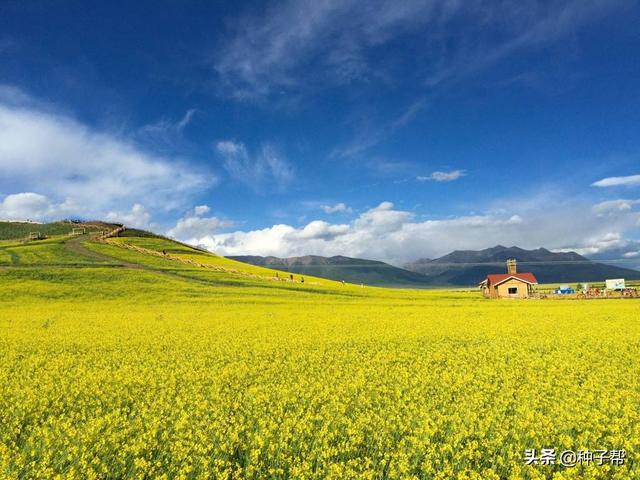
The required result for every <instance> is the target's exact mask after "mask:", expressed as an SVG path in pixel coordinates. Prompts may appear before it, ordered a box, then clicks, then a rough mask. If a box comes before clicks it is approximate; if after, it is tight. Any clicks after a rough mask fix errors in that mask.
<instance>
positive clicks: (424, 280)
mask: <svg viewBox="0 0 640 480" xmlns="http://www.w3.org/2000/svg"><path fill="white" fill-rule="evenodd" d="M229 258H232V259H234V260H238V261H241V262H245V263H250V264H252V265H259V266H264V267H269V268H275V269H278V270H283V271H287V272H292V273H297V274H301V275H314V276H318V277H324V278H330V279H334V280H344V281H345V282H350V283H364V284H366V285H376V286H385V287H407V288H428V287H435V286H470V285H477V284H478V283H479V282H480V281H482V280H483V279H484V278H485V277H486V276H487V274H489V273H503V272H506V265H505V262H506V261H507V259H509V258H515V259H516V260H517V261H518V271H521V272H524V271H527V272H533V273H534V274H535V276H536V277H537V278H538V281H539V282H540V283H573V282H593V281H603V280H605V279H607V278H626V279H629V280H637V279H640V271H638V270H631V269H628V268H621V267H616V266H612V265H606V264H603V263H596V262H592V261H591V260H589V259H587V258H585V257H583V256H581V255H578V254H577V253H575V252H565V253H555V252H551V251H549V250H547V249H545V248H539V249H537V250H524V249H522V248H518V247H504V246H502V245H498V246H496V247H493V248H487V249H486V250H456V251H454V252H451V253H449V254H448V255H445V256H443V257H440V258H436V259H420V260H416V261H415V262H411V263H408V264H407V265H405V266H404V267H405V268H399V267H394V266H392V265H389V264H387V263H384V262H379V261H375V260H365V259H361V258H350V257H344V256H335V257H321V256H317V255H307V256H304V257H290V258H278V257H260V256H233V257H229Z"/></svg>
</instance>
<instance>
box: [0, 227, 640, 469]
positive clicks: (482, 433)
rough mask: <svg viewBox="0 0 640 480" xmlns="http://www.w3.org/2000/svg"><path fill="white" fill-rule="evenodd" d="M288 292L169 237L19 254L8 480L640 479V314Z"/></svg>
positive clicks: (365, 292) (74, 243) (461, 295)
mask: <svg viewBox="0 0 640 480" xmlns="http://www.w3.org/2000/svg"><path fill="white" fill-rule="evenodd" d="M122 244H127V245H133V246H136V247H139V248H144V249H147V250H148V251H150V253H146V254H145V253H140V252H139V251H136V250H132V249H127V248H123V246H122ZM163 250H164V251H165V253H166V255H164V254H163V253H162V252H163ZM152 252H156V254H153V253H152ZM187 261H191V262H195V263H194V264H190V263H186V262H187ZM198 265H202V266H198ZM287 278H288V273H286V274H285V273H279V274H278V275H277V276H276V272H275V271H273V270H269V269H265V268H260V267H254V266H250V265H245V264H240V263H238V262H233V261H231V260H229V259H225V258H223V257H218V256H215V255H209V254H205V253H203V252H201V251H199V250H194V249H190V248H189V247H186V246H184V245H181V244H177V243H172V242H170V241H168V240H164V239H158V238H150V237H144V238H143V237H122V238H117V239H110V240H109V243H96V242H94V241H92V240H90V239H89V238H88V237H77V238H71V237H65V236H60V237H56V238H52V239H50V240H47V241H44V242H31V243H27V244H20V243H10V242H4V243H0V355H1V357H2V361H1V363H0V478H7V479H14V478H16V479H31V478H43V479H48V478H61V479H62V478H64V479H67V478H71V479H74V478H75V479H91V478H140V479H143V478H166V479H169V478H203V479H205V478H221V479H233V478H237V479H244V478H251V479H263V478H270V479H285V478H299V479H307V478H309V479H310V478H314V479H316V478H317V479H324V478H334V479H350V478H363V479H409V478H411V479H443V480H444V479H452V478H455V479H478V480H480V479H482V480H484V479H503V478H504V479H507V478H511V479H519V478H525V479H527V478H531V479H534V478H549V479H550V478H554V479H568V478H573V479H585V478H586V479H589V478H598V479H620V480H622V479H630V478H631V479H634V478H640V461H639V460H638V455H639V454H640V375H638V373H640V324H639V323H638V318H640V316H639V315H638V314H639V312H640V302H639V301H637V300H602V301H567V302H557V301H556V302H554V301H543V300H530V301H510V300H506V301H491V300H485V299H483V298H482V297H481V296H480V293H479V292H461V291H445V290H437V291H412V290H390V289H389V290H387V289H378V288H368V287H365V288H362V287H360V286H352V285H342V284H341V283H338V282H333V281H328V280H322V279H317V278H312V277H308V278H307V277H305V283H304V284H303V283H301V281H300V280H301V279H300V277H299V276H297V275H296V276H295V281H293V282H291V281H285V279H287ZM531 448H535V449H538V450H539V449H541V448H555V449H556V451H558V452H561V451H563V450H568V449H571V450H574V451H578V450H591V451H596V450H600V449H608V450H612V449H616V450H620V449H624V450H625V451H626V462H625V463H624V465H610V464H606V465H601V466H600V465H595V464H592V465H590V466H586V465H582V466H576V467H563V466H561V465H559V464H558V463H556V464H554V465H534V466H527V465H525V462H524V460H523V459H524V454H525V449H531Z"/></svg>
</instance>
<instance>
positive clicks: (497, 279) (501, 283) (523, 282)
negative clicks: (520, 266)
mask: <svg viewBox="0 0 640 480" xmlns="http://www.w3.org/2000/svg"><path fill="white" fill-rule="evenodd" d="M537 284H538V280H537V279H536V276H535V275H534V274H533V273H531V272H522V273H518V270H517V267H516V261H515V260H507V273H490V274H489V275H487V278H485V279H484V280H483V281H482V282H481V283H480V288H481V289H482V293H483V294H484V296H485V297H487V298H529V297H530V296H532V295H533V293H534V288H535V285H537Z"/></svg>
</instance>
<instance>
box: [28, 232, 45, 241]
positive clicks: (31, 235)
mask: <svg viewBox="0 0 640 480" xmlns="http://www.w3.org/2000/svg"><path fill="white" fill-rule="evenodd" d="M41 238H42V235H40V232H30V233H29V237H27V239H28V240H40V239H41Z"/></svg>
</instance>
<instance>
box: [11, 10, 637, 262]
mask: <svg viewBox="0 0 640 480" xmlns="http://www.w3.org/2000/svg"><path fill="white" fill-rule="evenodd" d="M639 22H640V7H639V6H638V3H637V2H634V1H626V0H608V1H603V0H593V1H569V0H564V1H549V2H534V1H530V0H524V1H518V2H501V3H500V4H498V2H488V1H480V0H477V1H470V2H459V1H456V0H440V1H437V0H425V1H416V0H408V1H406V2H401V3H399V2H392V1H384V0H374V1H370V2H353V1H349V0H346V1H339V2H334V1H326V2H303V1H299V2H290V1H281V2H246V3H244V4H242V5H240V6H238V5H236V4H235V3H231V2H229V3H226V4H225V3H222V2H217V3H214V2H143V1H139V2H103V3H102V5H101V6H100V5H98V4H97V2H92V4H91V5H88V4H87V3H86V2H73V1H67V2H63V3H62V2H58V3H57V4H56V5H53V4H51V3H50V2H40V1H30V2H22V1H20V2H17V1H16V2H12V1H6V0H5V1H4V2H2V4H0V168H1V171H2V175H0V218H9V219H23V218H32V219H37V220H47V219H54V218H60V217H84V218H105V219H109V220H114V221H116V220H117V221H122V222H125V223H126V224H128V225H132V226H139V227H143V228H151V229H154V230H157V231H162V232H167V233H169V234H170V235H172V236H175V237H177V238H180V239H183V240H186V241H190V242H193V243H198V244H201V245H205V246H207V247H208V248H211V249H212V250H214V251H217V252H219V253H223V254H245V253H248V254H273V255H280V256H288V255H302V254H322V255H335V254H344V255H351V256H365V257H369V258H376V259H382V260H387V261H391V262H393V263H396V264H401V263H402V262H404V261H408V260H412V259H415V258H418V257H434V256H438V255H442V254H444V253H447V252H448V251H450V250H453V249H459V248H472V249H478V248H485V247H488V246H492V245H495V244H498V243H500V244H508V245H512V244H516V245H519V246H522V247H525V248H534V247H540V246H544V247H548V248H552V249H575V250H577V251H579V252H581V253H584V254H587V255H590V256H592V257H593V258H607V259H616V260H619V261H620V262H621V264H625V265H629V266H634V265H636V264H640V232H639V230H640V213H639V212H640V201H639V200H640V176H639V175H640V134H639V133H640V132H639V131H638V126H639V125H640V62H638V52H639V51H640V31H639V30H638V28H637V25H638V24H639ZM634 262H635V263H634Z"/></svg>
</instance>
